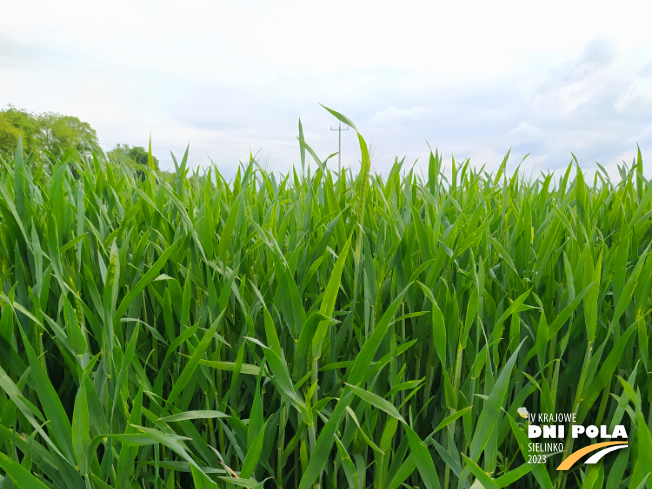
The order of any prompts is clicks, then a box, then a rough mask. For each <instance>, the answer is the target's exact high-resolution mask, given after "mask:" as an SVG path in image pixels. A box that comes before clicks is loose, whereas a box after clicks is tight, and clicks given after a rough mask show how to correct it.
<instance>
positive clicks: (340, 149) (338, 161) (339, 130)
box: [331, 122, 349, 173]
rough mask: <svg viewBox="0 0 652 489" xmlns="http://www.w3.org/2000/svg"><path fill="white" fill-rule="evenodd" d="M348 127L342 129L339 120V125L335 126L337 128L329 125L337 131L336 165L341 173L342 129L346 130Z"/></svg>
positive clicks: (332, 129)
mask: <svg viewBox="0 0 652 489" xmlns="http://www.w3.org/2000/svg"><path fill="white" fill-rule="evenodd" d="M348 130H349V128H348V127H347V128H346V129H342V123H341V122H340V123H339V125H338V126H337V129H335V128H333V127H331V131H337V132H338V134H337V136H338V138H337V139H338V147H337V166H338V170H339V171H338V172H339V173H342V131H348Z"/></svg>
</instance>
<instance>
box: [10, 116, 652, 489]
mask: <svg viewBox="0 0 652 489" xmlns="http://www.w3.org/2000/svg"><path fill="white" fill-rule="evenodd" d="M331 112H332V113H333V115H334V116H335V117H337V118H338V119H340V120H341V121H342V122H344V123H345V124H348V125H349V126H350V127H352V128H354V129H355V125H354V124H353V122H351V121H350V120H348V119H347V118H346V117H344V116H342V115H341V114H339V113H337V112H334V111H331ZM358 138H359V142H360V149H361V163H362V167H361V168H362V169H361V171H360V173H359V174H358V175H353V174H352V172H351V171H350V170H345V171H343V172H341V174H334V173H333V172H332V171H331V170H329V169H328V167H327V162H324V161H321V160H320V159H319V157H318V156H317V155H316V154H315V152H314V151H313V150H312V149H311V147H310V146H309V144H308V143H307V142H306V141H305V140H304V138H303V131H302V129H301V127H300V138H299V139H300V141H299V142H300V150H301V163H302V169H301V170H297V169H295V170H293V171H291V172H289V173H288V174H286V175H281V176H279V175H277V174H274V173H272V172H267V171H265V170H263V169H262V168H261V166H260V165H258V163H257V162H256V160H255V159H254V158H251V159H250V160H249V161H248V162H247V163H246V164H243V165H241V166H240V167H239V169H238V172H237V175H236V177H235V179H234V180H233V181H230V182H227V181H226V180H225V179H224V178H223V177H222V175H221V174H220V172H219V171H218V168H217V167H216V166H214V165H213V166H212V168H210V169H209V170H208V171H207V173H206V174H205V175H201V176H200V175H198V174H197V173H191V172H190V170H189V169H188V166H187V158H188V152H187V151H186V154H185V155H184V156H183V158H182V159H181V161H180V162H178V161H177V160H176V159H175V160H174V166H175V171H174V172H173V173H171V174H165V173H158V172H156V171H155V170H154V169H153V168H147V167H143V169H142V170H138V171H136V170H135V169H134V168H133V167H131V166H127V165H126V164H125V161H124V159H123V160H122V161H120V160H114V161H105V160H103V159H98V157H96V156H95V155H79V154H77V153H75V152H72V151H71V152H69V153H67V154H65V155H63V157H62V158H61V159H51V164H50V165H47V166H44V164H43V163H35V162H32V160H31V159H30V158H27V159H26V160H23V151H22V148H18V150H17V151H16V153H15V154H16V156H15V159H14V160H13V161H0V164H1V168H0V282H1V285H2V288H1V289H0V305H1V311H2V312H1V314H2V315H1V318H0V388H1V392H0V413H1V414H0V488H2V489H5V488H10V487H17V488H19V489H45V488H70V489H83V488H87V489H91V488H93V489H105V488H118V489H121V488H133V489H146V488H147V489H173V488H191V487H195V488H202V489H203V488H216V487H219V488H235V487H250V488H254V487H261V488H262V487H264V488H272V487H274V488H299V489H308V488H317V487H319V488H344V487H351V488H356V489H363V488H378V489H381V488H384V489H397V488H402V487H405V488H410V487H419V488H428V489H438V488H444V489H451V488H469V487H471V486H473V487H474V489H475V488H478V487H484V488H491V489H494V488H502V487H510V488H530V487H543V488H553V487H555V488H573V487H582V488H601V487H605V488H608V489H616V488H619V487H632V488H643V487H648V488H649V487H652V476H650V475H649V472H650V471H652V440H651V438H650V426H651V425H652V409H651V408H650V405H651V403H650V401H651V399H652V384H651V378H650V365H649V363H650V355H649V348H650V339H649V337H650V325H651V320H650V315H649V313H650V311H651V309H652V301H651V300H650V289H651V288H652V283H651V278H652V256H651V255H650V248H651V247H650V244H651V243H652V226H651V219H652V184H651V183H650V182H649V181H648V180H647V179H645V178H644V176H643V164H642V158H641V155H640V152H639V154H638V158H637V159H636V160H635V161H634V163H633V164H632V165H631V167H628V166H627V165H623V166H622V167H619V170H620V177H621V178H620V181H618V182H612V181H611V180H610V179H609V176H608V174H607V172H606V171H604V169H603V168H601V169H600V171H598V172H597V173H596V174H595V178H594V179H593V180H592V181H591V182H587V181H585V176H584V175H583V173H582V171H581V170H580V168H579V165H578V164H577V161H575V160H574V161H572V162H571V163H570V164H569V166H568V168H567V170H566V171H565V172H563V173H562V174H561V175H554V174H552V173H548V174H542V175H541V177H539V178H536V179H529V180H528V179H525V178H523V177H522V176H521V175H520V173H519V172H518V171H516V172H514V174H513V176H509V175H508V174H507V172H506V168H507V166H506V165H507V157H506V158H505V160H504V161H503V163H502V164H501V166H500V169H499V170H498V171H497V172H495V173H492V174H489V173H487V172H486V171H484V170H483V169H476V168H474V167H473V166H471V165H470V163H469V161H468V160H467V161H464V162H462V163H460V162H457V161H455V160H454V159H453V160H452V161H451V162H450V166H449V167H448V169H447V170H446V171H444V168H443V161H442V158H441V156H440V155H439V154H438V153H437V152H435V153H434V154H432V153H431V154H430V159H429V162H428V164H427V175H425V176H421V175H420V174H419V173H417V172H415V171H414V170H413V169H408V168H406V167H405V166H404V163H403V161H397V162H396V163H395V164H394V166H393V168H392V169H391V171H390V172H389V175H387V177H386V178H383V177H382V176H380V175H377V174H374V172H373V171H372V169H371V166H370V160H369V152H368V149H367V145H366V143H365V141H364V139H363V137H362V136H361V135H360V134H358ZM150 155H151V150H150ZM308 160H309V161H308ZM520 407H526V408H528V409H529V410H531V411H532V410H534V411H538V412H542V413H554V412H575V413H577V419H578V421H579V422H584V421H586V422H587V423H588V422H590V424H596V425H599V424H607V425H610V424H611V425H613V424H616V423H619V424H624V425H625V426H626V427H627V429H628V432H629V434H630V438H629V442H630V447H629V448H628V449H627V450H622V451H620V452H619V453H618V454H616V455H613V456H609V457H607V458H605V459H603V461H602V462H600V463H599V464H597V465H592V466H588V465H581V464H580V465H577V466H576V467H574V468H573V469H572V470H570V471H568V472H558V471H556V470H555V467H556V465H557V464H556V463H555V461H556V462H557V463H558V462H559V461H560V460H561V458H560V457H561V455H560V456H558V457H557V458H556V459H555V458H554V457H550V460H549V461H548V462H547V463H545V464H538V465H535V464H529V463H526V462H527V460H526V456H527V451H528V448H527V443H528V441H529V440H528V438H527V436H526V431H525V429H526V426H525V423H524V421H523V420H522V418H521V417H520V416H518V414H517V410H518V409H519V408H520ZM565 449H566V450H567V451H571V450H572V449H573V440H572V439H567V440H566V441H565ZM645 484H647V486H645Z"/></svg>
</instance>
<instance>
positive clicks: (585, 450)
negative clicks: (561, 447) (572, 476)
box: [557, 441, 627, 470]
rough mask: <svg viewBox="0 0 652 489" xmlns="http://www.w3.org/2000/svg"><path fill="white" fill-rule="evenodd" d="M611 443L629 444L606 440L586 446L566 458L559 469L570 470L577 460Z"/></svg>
mask: <svg viewBox="0 0 652 489" xmlns="http://www.w3.org/2000/svg"><path fill="white" fill-rule="evenodd" d="M611 445H627V442H622V441H606V442H604V443H596V444H595V445H589V446H588V447H584V448H582V449H580V450H578V451H576V452H573V453H572V454H571V455H570V456H569V457H568V458H566V459H565V460H564V461H563V462H562V463H560V464H559V467H557V470H568V469H570V468H571V467H572V466H573V464H574V463H575V462H577V461H578V460H579V459H581V458H582V457H583V456H584V455H586V454H587V453H591V452H594V451H596V450H599V449H600V448H604V447H608V446H611Z"/></svg>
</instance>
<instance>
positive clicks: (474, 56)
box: [0, 0, 652, 178]
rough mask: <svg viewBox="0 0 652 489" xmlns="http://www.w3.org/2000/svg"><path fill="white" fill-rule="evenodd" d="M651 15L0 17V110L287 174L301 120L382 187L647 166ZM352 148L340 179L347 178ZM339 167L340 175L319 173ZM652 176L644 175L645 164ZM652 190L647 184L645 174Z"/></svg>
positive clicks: (3, 2)
mask: <svg viewBox="0 0 652 489" xmlns="http://www.w3.org/2000/svg"><path fill="white" fill-rule="evenodd" d="M651 5H652V2H650V1H647V2H638V3H625V2H603V3H599V2H594V1H591V2H574V3H573V2H555V3H553V2H530V1H520V2H464V1H456V2H407V1H406V2H397V1H395V0H394V1H390V2H387V1H380V0H373V1H360V0H348V1H339V0H329V1H328V2H326V1H322V2H312V1H307V0H303V1H293V0H279V1H271V0H270V1H264V0H239V1H231V2H220V1H201V0H199V1H195V0H190V1H184V2H181V1H179V0H174V1H161V0H156V1H134V0H131V1H112V2H102V3H100V2H89V1H62V2H49V1H44V0H42V1H32V0H21V1H13V2H12V1H9V0H0V108H6V106H7V104H12V105H14V106H16V107H19V108H24V109H27V110H28V111H30V112H45V111H54V112H59V113H61V114H65V115H74V116H77V117H79V118H80V119H81V120H83V121H86V122H89V123H90V124H91V125H92V126H93V127H94V128H95V129H96V130H97V133H98V136H99V139H100V142H101V144H102V146H103V147H104V148H105V149H110V148H112V147H113V146H114V145H115V144H117V143H128V144H131V145H142V146H146V145H147V142H148V138H149V135H150V133H151V135H152V145H153V150H154V154H155V155H156V156H157V157H158V158H159V159H160V160H161V167H162V168H163V169H167V168H170V167H172V161H171V158H170V151H172V152H174V153H175V155H177V156H178V157H179V156H181V154H182V153H183V151H184V149H185V147H186V145H187V144H190V162H191V164H192V165H193V166H197V165H202V166H206V165H207V164H208V163H209V162H210V160H209V157H210V158H211V159H212V160H213V161H214V162H215V163H216V164H217V165H218V168H219V169H220V171H221V172H222V173H223V174H224V175H225V176H226V177H227V178H229V177H231V176H233V174H234V171H235V168H236V167H237V165H238V161H239V160H241V161H244V160H247V159H248V156H249V151H250V150H251V151H252V152H253V153H258V158H259V161H260V162H261V163H262V164H263V165H265V166H266V167H267V168H268V169H270V170H278V171H287V170H288V169H289V168H291V166H292V165H297V166H298V165H299V164H300V153H299V145H298V142H297V139H296V137H297V135H298V128H297V124H298V120H299V118H301V121H302V123H303V126H304V131H305V136H306V140H307V142H308V143H309V144H311V146H312V147H313V148H314V149H315V150H316V152H317V153H318V154H319V155H320V156H321V157H322V158H325V157H326V156H327V155H329V154H331V153H334V152H336V151H337V132H335V131H331V127H337V121H336V120H335V119H334V118H333V117H332V116H331V115H330V114H328V112H326V111H325V110H324V109H323V108H322V107H321V106H320V105H319V103H322V104H324V105H326V106H329V107H331V108H333V109H335V110H338V111H340V112H342V113H344V114H345V115H347V116H348V117H349V118H351V119H352V120H353V121H354V123H355V124H356V126H357V127H358V129H359V130H360V132H361V134H362V135H363V136H364V137H365V139H366V140H367V142H369V143H370V144H371V145H372V148H373V150H372V151H373V160H372V165H373V167H374V168H375V169H376V171H379V172H383V173H386V172H387V171H388V169H389V168H390V167H391V165H392V163H393V162H394V159H395V157H396V156H399V157H400V158H402V157H403V156H405V157H406V165H407V166H408V167H409V166H411V165H412V164H413V163H414V162H415V160H417V159H418V163H417V167H419V166H421V165H424V167H425V164H426V163H427V156H428V152H429V149H428V144H430V146H431V147H432V148H433V150H434V149H435V148H438V149H439V151H440V152H442V153H443V154H444V155H445V159H444V161H445V163H446V164H447V165H448V166H450V158H451V155H454V156H455V158H456V160H463V159H465V158H469V157H470V158H471V163H472V164H474V165H476V166H478V167H479V166H481V165H483V164H485V163H486V165H487V166H486V168H488V169H490V170H491V169H495V168H496V167H497V166H498V165H499V164H500V162H501V160H502V157H503V156H504V154H505V153H506V152H507V150H508V149H509V148H510V147H511V148H512V157H511V158H510V162H511V167H512V168H514V167H515V166H516V165H517V164H518V163H519V162H520V160H521V159H522V158H523V156H524V155H525V154H526V153H530V156H529V157H528V158H527V159H526V160H525V162H524V163H523V165H522V167H521V168H523V169H525V170H526V171H527V172H528V173H530V172H531V171H534V172H535V175H536V174H538V171H539V170H546V169H550V170H555V169H559V168H561V167H565V166H566V165H568V163H569V161H570V159H571V152H573V153H574V154H575V155H576V156H577V158H578V160H579V161H580V164H581V165H582V167H583V168H585V169H587V170H590V169H592V168H595V167H596V165H595V162H599V163H601V164H602V165H604V166H606V167H608V168H609V170H610V172H613V174H614V175H615V174H616V172H615V168H616V166H615V165H616V164H617V163H620V162H622V160H626V161H627V162H628V163H631V160H632V158H633V156H634V155H635V152H636V144H637V143H638V144H639V145H640V147H641V150H642V152H643V157H644V160H646V161H652V7H651ZM358 159H359V149H358V147H357V140H356V138H355V133H354V132H353V131H348V132H343V133H342V162H343V164H344V165H346V166H350V167H352V168H354V169H355V168H357V167H358V166H359V162H358ZM331 161H333V162H334V163H335V165H336V164H337V163H336V158H334V159H333V160H331ZM647 166H648V168H650V165H649V164H648V165H647ZM646 175H647V176H648V177H649V176H652V169H651V170H649V171H648V170H646Z"/></svg>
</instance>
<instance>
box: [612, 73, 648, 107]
mask: <svg viewBox="0 0 652 489" xmlns="http://www.w3.org/2000/svg"><path fill="white" fill-rule="evenodd" d="M614 107H615V108H616V110H617V111H618V112H619V113H620V114H625V113H648V114H649V113H650V111H652V78H641V79H639V80H636V81H635V82H634V83H632V85H631V86H630V87H629V89H628V90H627V92H626V93H624V94H623V95H621V96H620V97H619V98H618V100H617V101H616V103H615V104H614Z"/></svg>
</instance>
